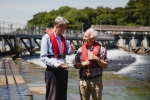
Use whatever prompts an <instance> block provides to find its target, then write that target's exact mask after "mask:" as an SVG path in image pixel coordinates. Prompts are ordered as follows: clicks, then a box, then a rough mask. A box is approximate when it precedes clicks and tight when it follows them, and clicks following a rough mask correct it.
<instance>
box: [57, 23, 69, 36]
mask: <svg viewBox="0 0 150 100" xmlns="http://www.w3.org/2000/svg"><path fill="white" fill-rule="evenodd" d="M67 26H68V24H65V25H61V24H59V25H58V26H57V28H58V29H59V33H61V34H63V33H64V31H65V30H66V29H67Z"/></svg>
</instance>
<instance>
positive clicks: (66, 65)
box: [58, 64, 70, 69]
mask: <svg viewBox="0 0 150 100" xmlns="http://www.w3.org/2000/svg"><path fill="white" fill-rule="evenodd" d="M69 67H70V66H69V65H68V64H61V65H60V66H58V68H62V69H68V68H69Z"/></svg>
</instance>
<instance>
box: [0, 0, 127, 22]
mask: <svg viewBox="0 0 150 100" xmlns="http://www.w3.org/2000/svg"><path fill="white" fill-rule="evenodd" d="M128 1H129V0H0V23H2V22H11V23H19V24H26V23H27V21H28V20H30V19H32V18H33V15H35V14H37V13H39V12H44V11H47V12H50V11H52V10H53V9H54V10H58V9H59V8H60V7H62V6H69V7H74V8H77V9H83V8H85V7H91V8H94V9H96V8H97V7H98V6H103V7H110V8H112V9H114V8H116V7H125V6H126V4H127V3H128Z"/></svg>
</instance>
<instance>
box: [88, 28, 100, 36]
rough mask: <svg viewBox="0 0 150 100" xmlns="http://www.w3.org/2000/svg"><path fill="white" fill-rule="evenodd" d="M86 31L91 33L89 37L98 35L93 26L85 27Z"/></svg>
mask: <svg viewBox="0 0 150 100" xmlns="http://www.w3.org/2000/svg"><path fill="white" fill-rule="evenodd" d="M86 32H88V33H91V34H90V38H93V37H95V38H97V36H98V34H97V31H95V30H94V29H93V28H89V29H87V31H86Z"/></svg>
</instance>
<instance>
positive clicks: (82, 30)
mask: <svg viewBox="0 0 150 100" xmlns="http://www.w3.org/2000/svg"><path fill="white" fill-rule="evenodd" d="M83 28H84V23H82V33H83Z"/></svg>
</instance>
